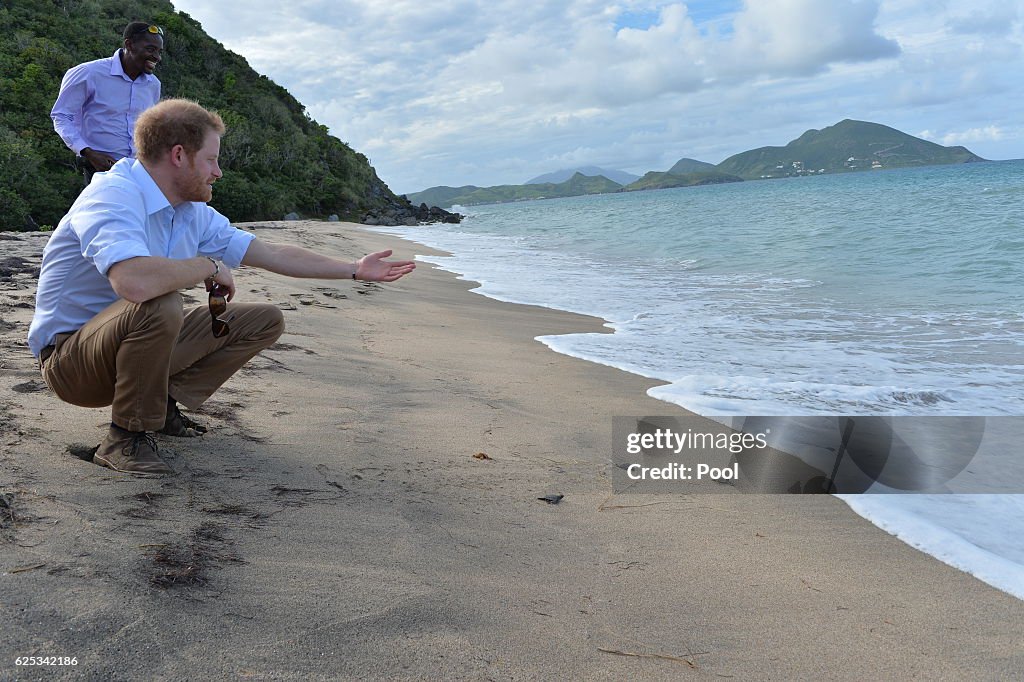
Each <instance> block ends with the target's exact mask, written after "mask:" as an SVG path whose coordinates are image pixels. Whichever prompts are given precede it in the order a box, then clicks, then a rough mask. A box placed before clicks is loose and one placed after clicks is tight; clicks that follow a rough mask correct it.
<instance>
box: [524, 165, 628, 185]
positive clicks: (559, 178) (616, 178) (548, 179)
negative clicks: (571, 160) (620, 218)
mask: <svg viewBox="0 0 1024 682" xmlns="http://www.w3.org/2000/svg"><path fill="white" fill-rule="evenodd" d="M577 173H579V174H581V175H586V176H588V177H597V176H598V175H603V176H604V177H606V178H608V179H609V180H611V181H612V182H617V183H619V184H620V185H628V184H629V183H631V182H634V181H635V180H639V179H640V176H639V175H633V174H632V173H627V172H626V171H620V170H607V169H605V168H598V167H597V166H584V167H583V168H566V169H564V170H560V171H555V172H554V173H545V174H544V175H538V176H537V177H535V178H533V179H532V180H527V181H526V183H525V184H527V185H543V184H548V183H553V184H560V183H563V182H565V181H566V180H569V179H570V178H572V176H574V175H576V174H577Z"/></svg>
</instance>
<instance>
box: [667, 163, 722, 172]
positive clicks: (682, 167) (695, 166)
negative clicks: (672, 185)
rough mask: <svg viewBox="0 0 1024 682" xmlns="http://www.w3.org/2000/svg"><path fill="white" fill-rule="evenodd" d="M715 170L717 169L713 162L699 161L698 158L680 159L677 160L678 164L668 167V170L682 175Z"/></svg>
mask: <svg viewBox="0 0 1024 682" xmlns="http://www.w3.org/2000/svg"><path fill="white" fill-rule="evenodd" d="M713 170H717V168H716V167H715V164H713V163H707V162H706V161H698V160H697V159H679V160H678V161H676V165H674V166H672V167H671V168H669V169H668V172H669V173H672V174H674V175H682V174H684V173H701V172H705V171H713Z"/></svg>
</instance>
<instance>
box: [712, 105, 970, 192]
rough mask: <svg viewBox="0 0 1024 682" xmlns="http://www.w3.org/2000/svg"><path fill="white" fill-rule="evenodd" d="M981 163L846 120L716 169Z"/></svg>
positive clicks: (777, 171) (749, 173)
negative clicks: (782, 145) (783, 145)
mask: <svg viewBox="0 0 1024 682" xmlns="http://www.w3.org/2000/svg"><path fill="white" fill-rule="evenodd" d="M972 161H984V159H982V158H981V157H979V156H976V155H974V154H973V153H971V152H970V151H968V150H967V149H965V148H964V147H943V146H942V145H938V144H935V143H934V142H928V141H927V140H922V139H920V138H917V137H914V136H912V135H908V134H906V133H903V132H900V131H899V130H896V129H894V128H890V127H888V126H884V125H880V124H878V123H868V122H865V121H852V120H850V119H846V120H844V121H841V122H839V123H837V124H835V125H834V126H830V127H828V128H823V129H822V130H808V131H807V132H805V133H804V134H803V135H801V136H800V137H798V138H797V139H795V140H793V141H792V142H790V143H789V144H787V145H786V146H785V147H760V148H758V149H752V150H750V151H746V152H742V153H740V154H736V155H734V156H730V157H729V158H728V159H726V160H725V161H723V162H722V163H720V164H718V166H717V168H718V170H720V171H723V172H725V173H731V174H733V175H738V176H740V177H742V178H745V179H748V180H750V179H756V178H763V177H785V176H787V175H810V174H816V173H819V172H825V173H837V172H849V171H860V170H870V169H872V168H903V167H907V166H931V165H940V164H951V163H968V162H972Z"/></svg>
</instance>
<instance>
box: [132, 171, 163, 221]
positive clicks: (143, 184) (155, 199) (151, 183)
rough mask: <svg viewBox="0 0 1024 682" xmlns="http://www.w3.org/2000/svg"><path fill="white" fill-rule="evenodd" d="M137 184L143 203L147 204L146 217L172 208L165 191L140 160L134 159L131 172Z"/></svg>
mask: <svg viewBox="0 0 1024 682" xmlns="http://www.w3.org/2000/svg"><path fill="white" fill-rule="evenodd" d="M128 172H130V173H131V174H132V178H133V179H134V180H135V184H137V185H138V186H139V189H141V190H142V201H143V203H145V204H146V215H153V214H154V213H159V212H160V211H162V210H164V209H165V208H170V206H171V202H169V201H167V197H165V196H164V193H163V191H161V189H160V187H159V186H158V185H157V184H156V181H155V180H153V176H151V175H150V174H149V171H148V170H146V167H145V166H143V165H142V162H141V161H139V160H138V159H132V161H131V167H130V168H129V171H128Z"/></svg>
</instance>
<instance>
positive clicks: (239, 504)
mask: <svg viewBox="0 0 1024 682" xmlns="http://www.w3.org/2000/svg"><path fill="white" fill-rule="evenodd" d="M260 225H261V227H253V229H254V230H255V231H256V232H257V234H258V235H259V236H260V237H261V238H263V239H266V240H267V241H271V242H289V243H298V244H302V245H305V246H307V247H311V248H315V249H317V250H321V251H323V252H329V253H335V254H337V255H339V256H342V257H346V258H354V257H357V256H359V255H362V254H363V253H365V252H367V251H369V250H374V249H376V248H382V247H383V246H385V245H387V246H394V247H395V250H396V254H395V255H396V257H398V258H406V257H410V256H412V255H414V254H416V253H424V252H425V251H426V249H425V248H424V247H421V246H419V245H414V244H410V243H408V242H402V241H400V240H397V239H394V238H390V237H384V236H381V235H377V234H374V233H370V232H366V231H364V230H362V229H361V228H359V227H358V226H353V225H348V224H344V223H317V222H293V223H261V224H260ZM45 239H46V236H45V235H38V234H32V235H18V236H9V235H5V234H2V233H0V340H2V343H0V495H2V497H0V550H2V551H0V614H3V618H4V624H3V627H2V628H0V678H4V679H6V678H8V677H13V678H16V679H34V678H35V677H36V676H39V677H42V676H44V675H45V676H46V677H48V678H49V677H69V678H70V677H81V676H86V677H88V678H94V679H143V678H145V679H222V678H231V679H235V678H254V679H296V680H298V679H314V680H316V679H339V678H340V679H368V678H377V679H383V678H386V679H410V678H425V677H433V678H473V679H483V678H492V679H535V678H541V677H568V678H571V679H577V678H583V679H624V678H631V677H639V678H642V679H679V678H682V677H687V676H693V677H709V678H710V677H716V678H717V677H732V678H736V679H812V678H813V679H820V678H822V677H825V678H829V679H865V678H883V679H904V678H909V677H919V678H922V679H1006V678H1010V677H1014V676H1016V675H1019V674H1020V671H1021V670H1024V653H1022V648H1021V646H1020V642H1021V635H1020V633H1021V629H1022V626H1024V603H1022V602H1020V601H1018V600H1016V599H1014V598H1012V597H1010V596H1008V595H1006V594H1004V593H1002V592H999V591H997V590H995V589H993V588H991V587H989V586H987V585H985V584H983V583H981V582H980V581H978V580H975V579H974V578H972V577H971V576H968V575H966V574H963V573H961V572H959V571H956V570H954V569H952V568H950V567H948V566H945V565H944V564H941V563H940V562H938V561H936V560H934V559H932V558H930V557H928V556H926V555H924V554H922V553H920V552H917V551H916V550H914V549H912V548H910V547H908V546H906V545H904V544H903V543H901V542H899V541H898V540H896V539H895V538H893V537H891V536H889V535H887V534H886V533H884V532H883V531H881V530H879V529H878V528H876V527H874V526H872V525H871V524H870V523H868V522H867V521H865V520H863V519H862V518H860V517H859V516H857V515H855V514H854V513H852V512H851V511H850V510H849V509H848V508H847V507H846V506H845V505H844V504H843V503H842V502H841V501H839V500H837V499H835V498H832V497H829V496H784V495H770V496H769V495H764V496H757V495H688V496H682V495H677V496H669V495H613V494H612V491H611V488H610V484H609V467H610V442H611V423H612V417H613V416H615V415H683V414H685V413H684V412H683V411H682V410H680V409H678V408H675V407H673V406H671V405H668V404H666V403H662V402H660V401H655V400H653V399H651V398H648V397H646V395H645V391H646V390H647V389H648V388H649V387H650V386H651V385H653V383H652V382H650V381H648V380H646V379H643V378H641V377H638V376H635V375H631V374H628V373H625V372H621V371H618V370H614V369H611V368H607V367H603V366H599V365H595V364H592V363H588V362H585V361H581V360H576V359H573V358H569V357H566V356H562V355H558V354H556V353H553V352H552V351H550V350H548V349H547V348H546V347H544V346H543V345H542V344H540V343H538V342H537V341H535V340H534V337H536V336H538V335H542V334H558V333H572V332H580V331H600V330H601V329H602V325H601V321H600V320H596V319H593V318H588V317H584V316H578V315H572V314H566V313H561V312H557V311H552V310H547V309H543V308H536V307H530V306H519V305H513V304H505V303H500V302H496V301H493V300H490V299H486V298H484V297H482V296H479V295H476V294H473V293H470V292H469V291H468V289H469V288H470V287H471V286H472V285H471V283H466V282H461V281H458V280H457V279H456V278H455V277H454V276H453V275H451V274H449V273H444V272H441V271H439V270H436V269H434V268H432V267H431V266H429V265H426V264H421V265H420V267H419V268H418V269H417V271H416V273H414V274H413V275H412V276H410V277H408V278H406V279H404V280H402V281H400V282H397V283H394V284H388V285H377V284H368V283H352V282H324V281H314V280H307V281H300V280H291V279H288V278H284V277H280V276H277V275H273V274H269V273H263V272H259V271H255V270H250V269H246V268H242V269H240V270H239V271H238V272H237V273H236V279H237V282H238V286H239V293H240V297H241V300H247V301H269V302H272V303H275V304H277V305H279V306H280V307H281V308H282V309H284V310H285V317H286V321H287V324H288V329H287V331H286V332H285V335H284V336H283V337H282V338H281V340H280V342H279V343H278V344H277V345H276V346H275V347H273V348H271V349H270V350H268V351H267V352H265V353H264V354H262V355H261V356H259V357H257V358H256V359H255V360H254V361H252V362H251V363H250V364H249V365H248V366H247V367H246V368H244V369H243V371H242V372H240V373H239V374H238V375H236V376H235V377H234V378H232V379H231V380H230V381H229V382H228V383H227V384H226V385H225V386H224V387H223V388H222V389H221V390H220V391H219V392H218V393H217V394H215V395H214V396H213V398H212V399H211V400H210V401H208V402H207V404H206V405H204V406H203V408H202V409H201V410H200V411H199V412H198V413H197V414H194V415H192V416H194V417H195V418H196V419H197V420H199V421H201V422H204V423H205V424H207V425H208V426H209V427H210V429H211V430H210V433H209V434H207V435H206V436H204V437H203V438H200V439H192V440H182V439H171V438H162V439H161V440H160V447H161V452H162V453H164V454H166V456H167V459H168V461H169V462H170V464H171V465H172V466H173V467H174V468H175V470H176V472H177V473H176V474H175V475H173V476H168V477H164V478H152V479H140V478H133V477H130V476H127V475H123V474H118V473H115V472H111V471H109V470H106V469H103V468H100V467H98V466H95V465H93V464H92V463H91V462H88V461H85V460H83V459H82V457H88V455H89V451H90V449H91V448H92V447H94V446H95V445H96V444H97V443H98V442H99V440H100V438H101V437H102V434H103V431H104V428H105V425H106V423H107V422H108V421H109V413H108V411H106V410H102V409H100V410H88V409H82V408H77V407H73V406H68V405H64V404H62V403H60V402H59V401H58V400H57V399H56V398H55V397H53V396H52V395H51V394H50V393H49V391H48V389H46V387H45V385H44V384H43V382H42V380H41V378H40V377H39V374H38V371H37V370H36V368H35V363H34V360H33V359H32V357H31V356H30V354H29V352H28V348H27V346H26V345H25V342H24V337H25V333H26V331H27V328H28V322H29V320H30V319H31V315H32V302H33V300H34V286H35V279H34V277H35V274H36V273H35V272H34V271H35V269H36V268H37V267H38V262H39V256H40V254H41V250H42V246H43V244H44V243H45ZM12 258H13V259H18V260H9V259H12ZM187 293H189V294H190V295H191V296H192V297H193V299H194V300H195V302H196V303H197V304H198V303H199V302H201V299H202V298H203V295H202V292H201V291H200V290H199V289H195V290H192V291H190V292H187ZM186 300H188V299H186ZM480 453H484V454H485V455H486V458H482V457H479V454H480ZM550 494H561V495H564V498H562V500H561V501H560V503H559V504H557V505H551V504H547V503H545V502H543V501H540V500H538V499H537V498H538V497H542V496H545V495H550ZM17 656H44V657H46V656H68V657H71V656H73V657H76V658H77V665H76V666H64V667H55V666H48V667H47V669H46V670H41V669H37V670H31V669H29V668H25V667H17V666H15V664H14V663H15V658H16V657H17Z"/></svg>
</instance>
